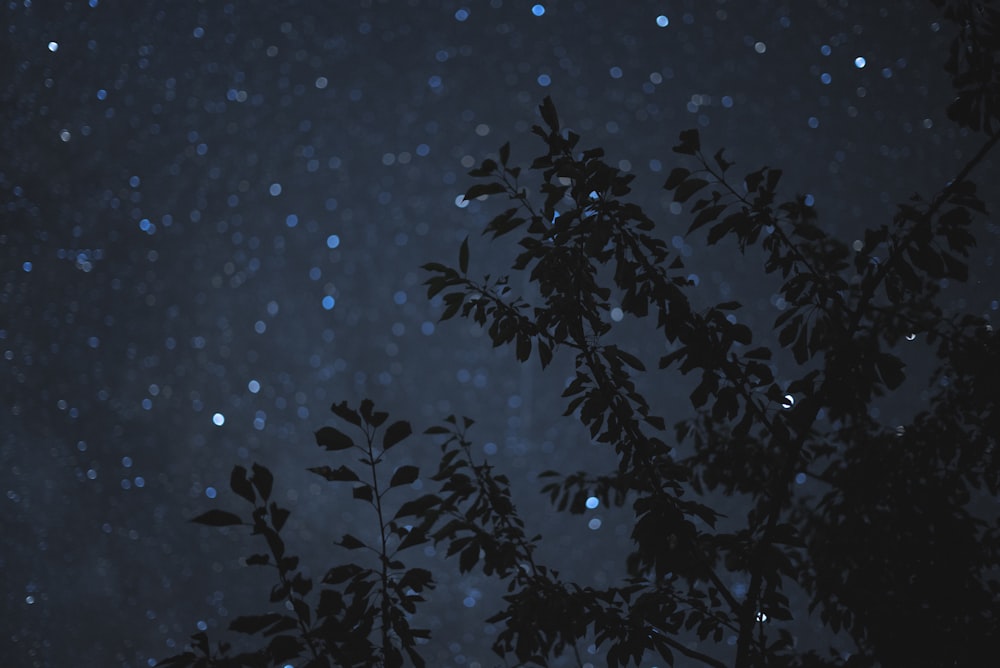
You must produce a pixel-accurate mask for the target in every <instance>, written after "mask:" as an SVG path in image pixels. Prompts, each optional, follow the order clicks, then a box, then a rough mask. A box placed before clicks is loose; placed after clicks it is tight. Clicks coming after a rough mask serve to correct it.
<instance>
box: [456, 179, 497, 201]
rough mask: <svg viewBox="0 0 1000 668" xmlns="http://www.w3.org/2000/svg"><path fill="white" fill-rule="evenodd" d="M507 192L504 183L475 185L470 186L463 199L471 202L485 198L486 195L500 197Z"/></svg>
mask: <svg viewBox="0 0 1000 668" xmlns="http://www.w3.org/2000/svg"><path fill="white" fill-rule="evenodd" d="M505 192H507V189H506V188H505V187H504V185H503V184H502V183H499V182H497V181H493V182H492V183H477V184H475V185H472V186H470V187H469V189H468V190H466V191H465V195H463V196H462V197H463V198H464V199H465V200H466V201H471V200H474V199H476V198H477V197H483V196H486V195H499V194H501V193H505Z"/></svg>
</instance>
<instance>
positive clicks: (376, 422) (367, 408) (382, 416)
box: [361, 399, 389, 427]
mask: <svg viewBox="0 0 1000 668" xmlns="http://www.w3.org/2000/svg"><path fill="white" fill-rule="evenodd" d="M388 417H389V414H388V413H386V412H385V411H377V410H375V402H374V401H372V400H371V399H362V400H361V419H362V420H364V421H365V422H367V423H368V424H370V425H371V426H373V427H381V426H382V423H383V422H385V421H386V419H387V418H388Z"/></svg>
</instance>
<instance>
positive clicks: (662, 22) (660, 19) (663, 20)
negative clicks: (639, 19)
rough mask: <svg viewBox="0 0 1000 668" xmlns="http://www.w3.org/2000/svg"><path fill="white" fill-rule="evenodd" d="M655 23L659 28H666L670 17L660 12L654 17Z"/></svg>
mask: <svg viewBox="0 0 1000 668" xmlns="http://www.w3.org/2000/svg"><path fill="white" fill-rule="evenodd" d="M656 25H658V26H660V27H661V28H666V27H667V26H668V25H670V19H669V18H667V17H666V16H664V15H663V14H660V15H659V16H657V17H656Z"/></svg>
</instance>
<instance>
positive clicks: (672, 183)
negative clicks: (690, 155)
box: [663, 167, 691, 190]
mask: <svg viewBox="0 0 1000 668" xmlns="http://www.w3.org/2000/svg"><path fill="white" fill-rule="evenodd" d="M690 175H691V170H690V169H685V168H684V167H674V168H673V169H672V170H670V175H669V176H668V177H667V182H666V183H664V184H663V189H664V190H673V189H674V188H676V187H677V186H679V185H680V184H681V183H683V182H684V181H685V179H687V177H688V176H690Z"/></svg>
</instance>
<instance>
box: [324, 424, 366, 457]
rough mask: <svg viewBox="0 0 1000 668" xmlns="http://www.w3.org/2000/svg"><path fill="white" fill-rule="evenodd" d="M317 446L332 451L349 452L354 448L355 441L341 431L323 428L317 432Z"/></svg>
mask: <svg viewBox="0 0 1000 668" xmlns="http://www.w3.org/2000/svg"><path fill="white" fill-rule="evenodd" d="M359 423H360V422H359ZM316 445H318V446H320V447H322V448H326V449H327V450H331V451H335V450H347V449H348V448H352V447H354V441H352V440H351V437H350V436H348V435H347V434H345V433H344V432H342V431H340V430H339V429H336V428H334V427H322V428H320V430H319V431H317V432H316Z"/></svg>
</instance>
